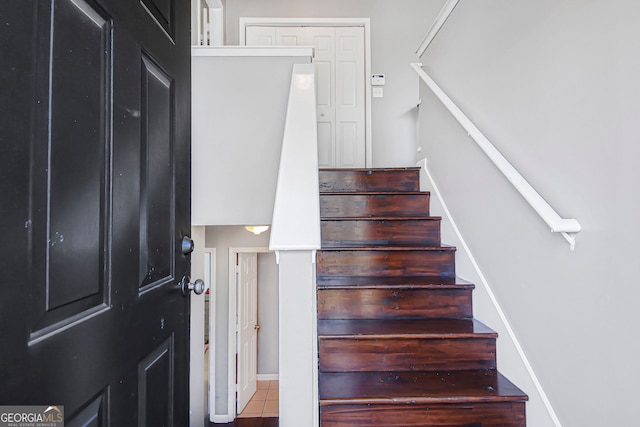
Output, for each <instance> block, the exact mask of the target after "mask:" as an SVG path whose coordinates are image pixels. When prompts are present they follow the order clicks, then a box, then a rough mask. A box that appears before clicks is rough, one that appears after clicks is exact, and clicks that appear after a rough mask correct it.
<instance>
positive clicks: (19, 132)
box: [0, 0, 190, 426]
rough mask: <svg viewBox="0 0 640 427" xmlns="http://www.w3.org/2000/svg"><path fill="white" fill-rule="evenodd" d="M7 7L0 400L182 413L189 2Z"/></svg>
mask: <svg viewBox="0 0 640 427" xmlns="http://www.w3.org/2000/svg"><path fill="white" fill-rule="evenodd" d="M154 8H155V9H154ZM158 13H159V14H160V15H158ZM0 14H1V15H2V16H3V20H4V21H5V24H6V25H3V26H2V29H0V52H1V54H2V58H3V67H0V68H1V70H0V77H1V79H2V80H1V83H2V86H3V88H7V90H4V89H3V96H2V97H0V137H1V139H2V141H3V144H2V147H0V197H1V200H0V209H1V210H2V211H1V212H2V224H3V227H5V228H6V229H3V236H4V237H6V238H8V239H9V241H11V242H12V244H11V245H3V248H2V249H0V256H2V259H3V266H5V265H6V266H7V267H6V268H3V272H2V274H3V285H2V286H0V339H1V340H2V343H3V345H4V346H6V349H7V350H6V351H3V352H0V384H1V386H0V402H2V403H3V404H42V402H51V404H57V405H63V406H64V407H65V416H66V421H67V425H113V426H132V425H153V426H162V425H166V426H169V425H173V426H185V425H187V423H188V335H187V334H188V327H189V325H188V318H189V299H188V298H185V297H183V296H182V294H181V293H180V292H178V290H177V286H176V283H177V281H178V280H179V278H181V277H182V275H184V274H188V272H189V263H190V261H189V257H188V256H184V255H182V253H181V252H180V247H179V243H180V240H181V239H182V236H183V235H184V234H186V233H188V231H189V226H190V224H189V217H190V211H189V209H190V38H189V26H190V19H189V5H188V4H186V3H185V4H183V2H174V1H170V0H149V1H146V0H145V1H144V2H143V3H141V2H135V1H133V2H132V1H128V0H51V1H35V0H25V1H19V2H3V3H2V5H1V6H0ZM161 18H162V19H164V22H163V20H162V19H161ZM5 64H7V65H10V66H6V67H5V66H4V65H5ZM5 94H6V96H5ZM141 367H144V368H145V369H143V370H141ZM141 372H144V375H141ZM54 402H55V403H54ZM141 402H143V403H144V404H142V403H141ZM167 408H169V409H171V413H167V412H166V411H167V410H168V409H167ZM159 414H160V415H159Z"/></svg>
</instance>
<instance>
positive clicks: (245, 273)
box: [237, 252, 259, 414]
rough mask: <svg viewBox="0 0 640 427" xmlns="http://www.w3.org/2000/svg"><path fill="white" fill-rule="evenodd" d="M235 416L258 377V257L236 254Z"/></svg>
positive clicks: (251, 392)
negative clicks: (236, 342)
mask: <svg viewBox="0 0 640 427" xmlns="http://www.w3.org/2000/svg"><path fill="white" fill-rule="evenodd" d="M237 269H238V275H237V277H238V281H237V289H238V414H239V413H240V412H242V410H243V409H244V407H245V406H246V405H247V403H248V402H249V400H250V399H251V397H252V396H253V395H254V393H255V392H256V386H257V375H258V357H257V356H258V328H259V326H258V254H257V253H255V252H251V253H242V252H240V253H238V263H237Z"/></svg>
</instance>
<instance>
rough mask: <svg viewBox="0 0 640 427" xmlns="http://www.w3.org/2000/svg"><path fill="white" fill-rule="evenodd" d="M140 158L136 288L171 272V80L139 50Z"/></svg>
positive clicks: (155, 283) (162, 280)
mask: <svg viewBox="0 0 640 427" xmlns="http://www.w3.org/2000/svg"><path fill="white" fill-rule="evenodd" d="M141 66H142V88H141V89H142V90H141V95H142V99H141V106H142V112H141V117H142V138H141V162H140V287H141V288H142V289H141V292H146V291H148V290H149V289H152V288H153V287H155V286H161V285H163V284H165V283H167V282H169V281H172V280H174V279H175V278H174V277H173V265H174V262H173V258H174V251H173V248H174V246H175V242H174V241H173V237H174V233H173V206H174V194H173V177H172V174H173V169H174V165H173V160H174V159H173V154H172V153H173V147H172V139H173V138H172V137H171V123H172V122H173V117H172V105H173V104H174V102H173V95H172V85H173V79H172V78H171V77H169V76H168V75H167V74H166V73H165V72H164V71H162V70H161V69H160V67H159V66H158V65H156V64H154V63H153V62H152V60H151V59H150V58H149V57H147V56H146V55H144V54H143V56H142V63H141Z"/></svg>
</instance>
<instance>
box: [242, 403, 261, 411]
mask: <svg viewBox="0 0 640 427" xmlns="http://www.w3.org/2000/svg"><path fill="white" fill-rule="evenodd" d="M263 408H264V400H250V401H249V403H247V406H245V407H244V410H243V411H242V413H245V412H252V413H256V412H258V413H260V412H262V409H263Z"/></svg>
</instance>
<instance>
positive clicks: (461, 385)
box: [319, 370, 528, 406]
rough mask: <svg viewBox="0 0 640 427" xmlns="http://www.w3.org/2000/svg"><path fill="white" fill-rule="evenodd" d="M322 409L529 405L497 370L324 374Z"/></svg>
mask: <svg viewBox="0 0 640 427" xmlns="http://www.w3.org/2000/svg"><path fill="white" fill-rule="evenodd" d="M319 389H320V405H321V406H327V405H353V404H421V403H429V404H434V403H484V402H508V401H526V400H528V397H527V395H526V394H525V393H524V392H522V390H520V389H519V388H518V387H516V386H515V385H514V384H513V383H512V382H511V381H509V380H508V379H507V378H505V377H504V376H503V375H502V374H500V373H499V372H497V371H495V370H479V371H426V372H356V373H354V372H338V373H333V372H332V373H320V376H319Z"/></svg>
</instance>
